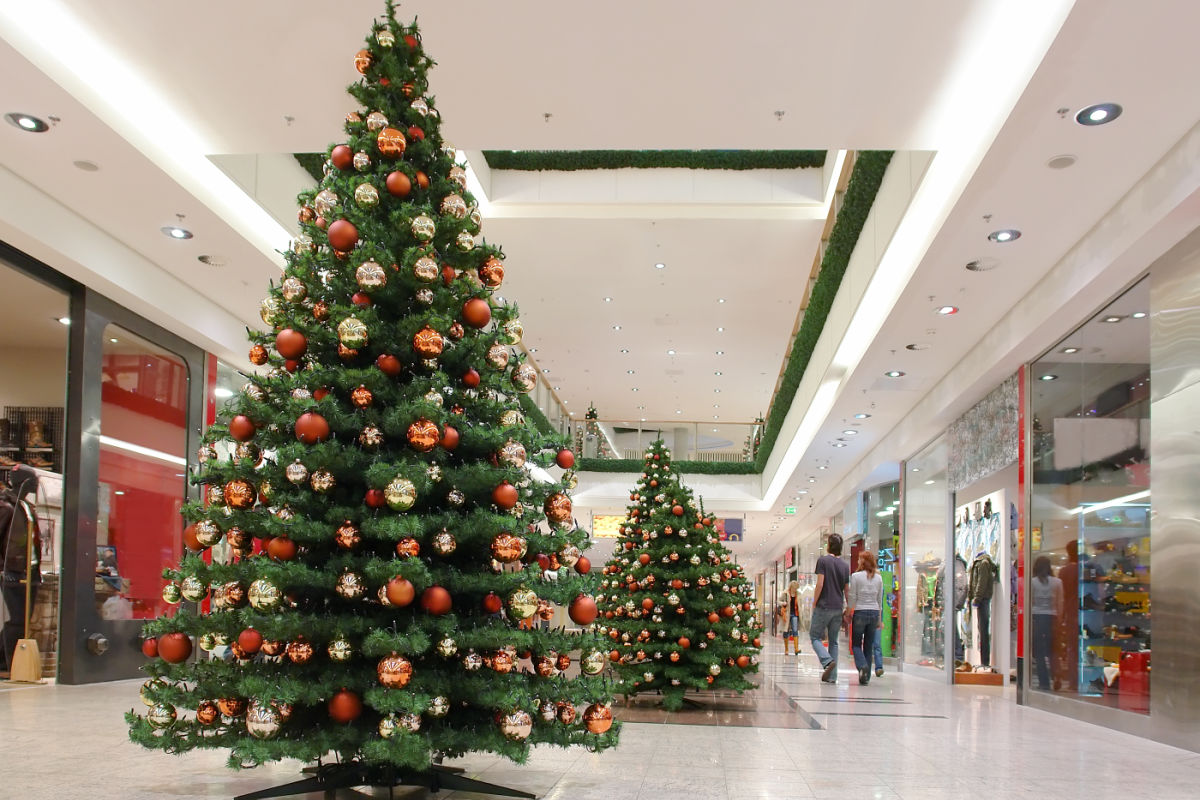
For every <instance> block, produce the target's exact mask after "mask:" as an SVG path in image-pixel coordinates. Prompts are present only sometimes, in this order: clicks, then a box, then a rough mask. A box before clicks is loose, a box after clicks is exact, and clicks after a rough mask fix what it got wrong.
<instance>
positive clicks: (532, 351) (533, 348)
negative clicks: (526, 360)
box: [529, 347, 537, 353]
mask: <svg viewBox="0 0 1200 800" xmlns="http://www.w3.org/2000/svg"><path fill="white" fill-rule="evenodd" d="M529 352H531V353H536V352H537V348H536V347H531V348H529Z"/></svg>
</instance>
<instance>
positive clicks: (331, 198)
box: [313, 189, 341, 217]
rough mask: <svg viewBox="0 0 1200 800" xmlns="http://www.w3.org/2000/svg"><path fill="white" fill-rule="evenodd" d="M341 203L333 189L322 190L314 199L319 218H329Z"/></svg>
mask: <svg viewBox="0 0 1200 800" xmlns="http://www.w3.org/2000/svg"><path fill="white" fill-rule="evenodd" d="M340 202H341V201H340V200H339V199H338V196H337V193H336V192H334V191H333V190H331V189H322V190H321V191H319V192H317V196H316V197H314V198H313V208H314V209H315V210H316V212H317V216H318V217H328V216H329V215H330V214H331V213H332V212H333V210H334V209H335V208H337V207H338V204H339V203H340Z"/></svg>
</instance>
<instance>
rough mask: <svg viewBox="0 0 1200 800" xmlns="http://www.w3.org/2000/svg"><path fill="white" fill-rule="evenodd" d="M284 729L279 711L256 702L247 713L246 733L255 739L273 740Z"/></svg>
mask: <svg viewBox="0 0 1200 800" xmlns="http://www.w3.org/2000/svg"><path fill="white" fill-rule="evenodd" d="M281 727H283V719H282V717H281V716H280V714H279V709H277V708H275V707H274V706H272V705H268V704H265V703H260V702H258V701H257V700H255V701H254V702H253V703H251V704H250V709H249V710H248V711H247V712H246V732H247V733H249V734H250V735H251V736H253V737H254V738H255V739H271V738H274V737H275V735H276V734H278V733H279V729H280V728H281Z"/></svg>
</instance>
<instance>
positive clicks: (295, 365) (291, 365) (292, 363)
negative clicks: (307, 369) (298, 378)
mask: <svg viewBox="0 0 1200 800" xmlns="http://www.w3.org/2000/svg"><path fill="white" fill-rule="evenodd" d="M283 368H284V369H286V370H287V371H288V372H295V371H296V370H298V369H300V362H299V361H296V360H295V359H293V358H289V359H288V360H287V361H285V362H283Z"/></svg>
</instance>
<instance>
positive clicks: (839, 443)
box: [833, 439, 846, 447]
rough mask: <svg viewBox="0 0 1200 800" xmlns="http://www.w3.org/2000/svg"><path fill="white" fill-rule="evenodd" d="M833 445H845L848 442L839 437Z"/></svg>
mask: <svg viewBox="0 0 1200 800" xmlns="http://www.w3.org/2000/svg"><path fill="white" fill-rule="evenodd" d="M833 446H834V447H845V446H846V443H845V442H843V441H842V440H841V439H838V440H837V441H836V442H834V443H833Z"/></svg>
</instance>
